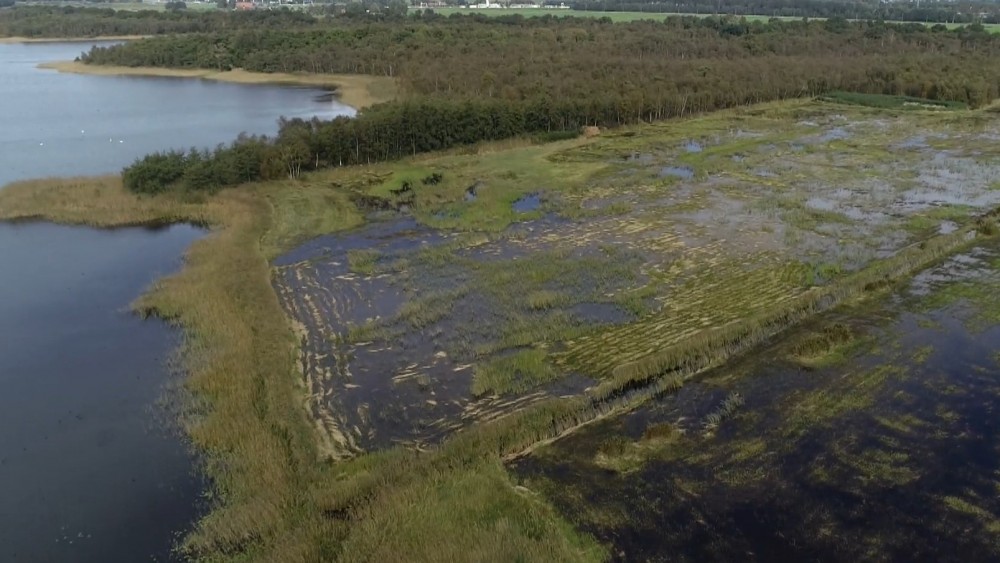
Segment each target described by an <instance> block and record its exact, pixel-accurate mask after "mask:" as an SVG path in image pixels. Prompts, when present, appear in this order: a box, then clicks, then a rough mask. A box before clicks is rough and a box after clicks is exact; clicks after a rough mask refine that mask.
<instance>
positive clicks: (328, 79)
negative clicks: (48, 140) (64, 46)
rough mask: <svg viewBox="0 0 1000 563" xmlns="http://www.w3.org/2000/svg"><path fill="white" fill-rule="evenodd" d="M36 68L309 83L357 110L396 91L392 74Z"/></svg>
mask: <svg viewBox="0 0 1000 563" xmlns="http://www.w3.org/2000/svg"><path fill="white" fill-rule="evenodd" d="M38 68H41V69H46V70H55V71H58V72H67V73H72V74H89V75H95V76H145V77H165V78H200V79H202V80H217V81H219V82H231V83H234V84H273V85H285V86H312V87H318V88H325V89H328V90H330V91H331V92H333V94H334V95H335V96H336V97H337V99H338V100H339V101H340V102H342V103H344V104H346V105H348V106H351V107H352V108H354V109H358V110H360V109H364V108H366V107H369V106H373V105H375V104H379V103H383V102H387V101H390V100H392V99H395V97H396V94H397V91H398V89H397V85H396V82H395V80H394V79H392V78H388V77H382V76H367V75H359V74H292V73H284V72H282V73H267V72H251V71H246V70H242V69H233V70H223V71H219V70H210V69H202V68H192V69H179V68H160V67H127V66H110V65H107V66H106V65H88V64H84V63H82V62H79V61H53V62H46V63H41V64H39V65H38Z"/></svg>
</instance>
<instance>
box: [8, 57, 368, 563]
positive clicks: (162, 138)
mask: <svg viewBox="0 0 1000 563" xmlns="http://www.w3.org/2000/svg"><path fill="white" fill-rule="evenodd" d="M89 47H90V46H89V45H88V44H84V43H72V44H33V45H0V99H2V100H3V104H0V186H2V185H3V184H6V183H8V182H11V181H16V180H23V179H30V178H37V177H42V176H67V175H88V174H102V173H114V172H117V171H119V170H120V169H121V168H122V166H124V165H127V164H128V163H130V162H132V161H133V160H134V159H135V158H137V157H139V156H141V155H143V154H145V153H148V152H150V151H154V150H163V149H167V148H171V147H180V148H185V147H190V146H199V147H203V146H212V145H215V144H217V143H219V142H225V141H229V140H231V139H232V138H234V137H235V136H236V135H237V134H239V133H240V132H242V131H246V132H249V133H254V134H261V133H264V134H267V133H273V132H275V131H276V130H277V120H278V118H279V117H280V116H282V115H284V116H290V117H294V116H301V117H309V116H312V115H319V116H321V117H326V118H330V117H333V116H335V115H343V114H353V110H351V109H350V108H348V107H346V106H343V105H341V104H338V103H337V102H336V101H330V100H329V97H328V96H327V97H324V96H323V94H324V92H323V91H321V90H317V89H299V88H280V87H273V86H256V85H255V86H244V85H235V84H224V83H216V82H209V81H202V80H191V79H169V78H137V77H100V76H83V75H72V74H61V73H57V72H55V71H48V70H40V69H37V68H36V65H37V64H38V63H41V62H45V61H54V60H66V59H72V58H73V57H74V56H76V55H77V54H79V53H80V52H81V51H82V50H86V49H89ZM202 235H203V232H202V231H200V230H198V229H195V228H193V227H189V226H182V225H181V226H174V227H170V228H166V229H159V230H150V229H119V230H114V231H101V230H94V229H85V228H70V227H61V226H55V225H48V224H20V225H11V224H0V561H4V562H6V561H17V562H21V561H39V562H42V561H44V562H49V561H73V562H77V561H79V562H89V561H94V562H106V561H150V560H167V559H169V556H170V548H171V545H172V544H173V542H174V541H175V539H176V537H177V535H178V534H179V533H182V532H183V531H184V530H186V529H188V528H189V526H190V525H191V523H192V522H193V520H194V519H195V518H196V517H197V514H198V510H199V507H198V498H199V496H200V494H201V491H202V490H203V486H204V483H203V482H202V480H201V478H200V477H199V476H198V475H197V474H196V472H195V464H194V460H193V459H192V457H191V455H190V453H189V452H188V451H187V450H186V447H185V445H184V443H183V441H182V440H181V438H180V437H179V436H178V435H177V433H176V432H173V431H172V430H171V429H170V422H171V416H170V413H169V412H168V411H167V410H166V409H164V408H163V407H162V406H160V405H159V403H160V402H161V401H160V400H161V399H162V398H163V397H164V396H165V394H166V395H169V394H168V393H166V391H167V389H168V387H169V386H170V385H171V384H172V383H173V381H172V378H171V377H170V375H169V373H168V368H167V366H166V361H167V359H168V358H169V357H170V354H171V353H172V351H173V350H174V349H176V346H177V344H178V339H179V334H178V332H177V331H176V330H173V329H171V328H170V327H168V326H166V325H165V324H163V323H161V322H158V321H142V320H140V319H138V318H137V317H136V316H134V315H132V314H131V313H129V312H128V305H129V303H130V302H131V301H133V300H134V299H135V298H136V297H138V296H139V295H140V294H141V293H142V292H143V290H144V289H145V288H146V287H148V286H149V284H150V283H152V282H153V281H154V280H155V279H157V278H158V277H160V276H162V275H163V274H167V273H170V272H174V271H176V270H177V269H178V268H179V267H180V265H181V257H182V255H183V252H184V250H185V249H186V248H187V247H188V246H189V245H190V244H191V242H192V241H194V240H195V239H197V238H198V237H200V236H202Z"/></svg>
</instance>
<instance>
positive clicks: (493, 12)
mask: <svg viewBox="0 0 1000 563" xmlns="http://www.w3.org/2000/svg"><path fill="white" fill-rule="evenodd" d="M434 11H435V12H436V13H439V14H441V15H445V16H447V15H451V14H483V15H487V16H512V15H520V16H524V17H526V18H531V17H542V16H554V17H560V16H562V17H575V18H609V19H610V20H611V21H614V22H630V21H637V20H662V19H663V18H665V17H668V16H693V17H698V18H705V17H711V16H715V15H722V16H728V17H734V18H744V19H746V20H747V21H750V22H754V21H760V22H766V21H768V20H770V19H779V20H789V21H793V20H801V19H802V18H796V17H791V16H776V17H775V16H766V15H753V14H748V15H742V14H738V15H733V14H685V13H667V12H601V11H595V10H566V9H562V10H560V9H549V8H506V9H499V8H435V9H434ZM809 19H812V20H823V19H825V18H809ZM892 23H909V22H900V21H893V22H892ZM917 23H922V22H917ZM925 25H928V26H930V25H933V24H925ZM945 25H946V26H947V27H948V29H955V28H957V27H961V26H962V24H953V23H946V24H945ZM983 27H984V28H986V29H987V30H988V31H990V32H991V33H1000V24H983Z"/></svg>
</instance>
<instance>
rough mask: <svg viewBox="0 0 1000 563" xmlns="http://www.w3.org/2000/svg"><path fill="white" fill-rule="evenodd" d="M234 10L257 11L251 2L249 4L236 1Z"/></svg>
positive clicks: (242, 0) (241, 0)
mask: <svg viewBox="0 0 1000 563" xmlns="http://www.w3.org/2000/svg"><path fill="white" fill-rule="evenodd" d="M236 9H237V10H255V9H257V5H256V4H255V3H253V2H252V1H251V2H247V1H245V0H237V1H236Z"/></svg>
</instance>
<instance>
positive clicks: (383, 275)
mask: <svg viewBox="0 0 1000 563" xmlns="http://www.w3.org/2000/svg"><path fill="white" fill-rule="evenodd" d="M876 105H878V104H876ZM883 105H884V104H883ZM997 154H1000V123H998V122H997V120H996V119H995V118H994V117H993V114H991V113H988V112H968V111H958V112H953V111H944V110H939V109H927V108H923V107H920V108H912V107H909V106H907V107H900V109H899V110H898V111H895V112H893V111H886V110H885V109H884V108H880V109H872V108H865V107H861V106H857V105H856V104H853V103H852V104H851V105H846V104H839V103H816V102H792V103H784V104H771V105H765V106H756V107H753V108H749V109H744V110H737V111H729V112H722V113H719V114H713V115H711V116H706V117H699V118H693V119H689V120H685V121H683V122H671V123H664V124H655V125H648V126H643V127H641V128H635V129H631V130H622V131H614V132H606V133H605V134H604V135H603V136H600V137H598V138H596V139H572V140H566V141H560V142H556V143H549V144H545V145H533V144H531V143H527V142H524V141H514V142H508V143H502V144H493V145H484V146H479V147H471V148H467V149H461V150H456V151H452V152H450V153H447V154H444V155H440V154H438V155H430V156H424V157H419V158H415V159H412V160H409V161H407V162H404V163H399V164H383V165H378V166H372V167H365V168H363V169H345V170H336V171H331V172H326V173H322V174H317V175H315V176H313V177H312V179H311V181H313V182H317V183H324V184H328V185H330V186H332V188H333V190H332V191H336V192H337V193H339V194H342V197H346V198H348V199H350V200H351V201H354V202H355V203H356V204H357V205H358V206H359V208H360V209H367V210H368V211H375V212H379V213H382V216H383V219H382V220H381V221H377V222H376V223H374V224H373V225H371V226H369V227H366V228H365V229H362V230H359V231H358V232H357V233H356V234H353V235H351V238H350V239H346V238H343V237H339V236H334V237H329V238H328V239H319V240H317V241H313V242H311V243H309V244H308V245H306V246H304V247H303V248H301V249H299V250H298V251H296V252H294V253H292V254H289V255H288V256H286V257H283V259H282V260H281V261H279V276H278V277H277V278H276V286H275V287H276V290H277V291H278V292H279V294H280V295H282V299H283V303H284V304H285V307H286V310H288V311H289V313H290V315H291V316H292V317H293V318H294V319H295V320H296V322H297V323H298V326H300V330H301V331H302V334H301V338H302V340H303V342H304V348H303V349H304V358H305V359H304V361H303V362H304V363H303V365H304V366H305V367H304V371H305V373H306V375H307V380H308V381H309V382H310V388H311V395H312V397H313V398H314V405H315V409H316V413H317V417H318V418H320V419H322V420H325V421H326V422H325V425H326V427H327V428H328V431H327V434H328V436H329V449H330V451H333V452H338V453H336V454H335V455H337V456H343V455H351V454H353V453H356V452H358V451H363V450H368V449H372V448H376V449H377V448H381V447H386V446H388V445H391V444H395V443H405V444H410V445H411V446H414V447H418V448H423V447H426V446H427V445H429V444H433V443H437V442H439V441H440V440H441V439H443V438H444V437H446V436H447V435H448V434H449V433H451V432H453V431H455V430H457V429H461V428H469V427H471V426H474V425H476V424H478V423H481V422H483V421H486V420H491V419H494V418H497V417H502V416H505V415H506V414H509V413H511V412H514V411H516V410H520V409H524V408H526V407H529V406H531V405H535V404H538V403H542V402H545V401H547V400H549V399H553V398H555V397H559V396H563V395H567V394H569V395H579V394H580V393H581V392H582V391H584V390H585V389H587V388H593V389H596V390H597V391H596V392H597V393H598V394H603V393H606V392H607V391H608V390H609V389H614V388H617V387H620V386H622V385H624V384H625V382H627V381H645V382H648V381H649V380H650V378H655V377H656V376H657V375H658V374H661V373H663V372H664V371H669V370H670V369H674V368H677V367H683V369H692V370H694V371H697V369H694V366H695V365H696V364H697V365H702V367H704V365H703V363H704V362H705V361H707V360H706V358H712V361H718V360H721V359H722V356H727V355H728V354H730V353H731V352H733V351H735V350H737V349H742V347H743V346H744V345H746V342H748V340H747V337H750V340H760V339H763V338H766V337H767V336H768V335H771V334H774V333H776V332H778V331H780V330H781V329H782V328H784V327H787V326H788V325H789V324H792V323H794V322H796V321H797V320H800V319H802V318H804V317H806V316H808V315H809V314H811V313H812V312H815V311H816V310H818V309H824V308H828V307H830V306H831V305H833V304H836V303H838V302H841V301H843V300H845V299H850V298H853V297H855V296H857V295H861V294H864V293H866V292H867V291H868V290H869V286H872V288H875V289H877V287H879V286H880V284H883V283H885V282H886V276H887V277H888V278H889V279H892V278H894V277H905V276H907V275H910V274H911V273H914V272H915V271H916V270H917V269H919V268H921V267H923V266H924V265H926V264H927V263H928V261H932V260H935V259H937V258H939V257H940V256H943V255H946V254H947V253H949V252H951V251H953V250H955V249H957V248H960V247H961V246H962V245H963V244H965V241H967V240H968V237H974V236H976V234H977V229H978V230H979V231H981V230H982V229H981V228H979V227H977V226H975V225H973V223H974V219H975V218H976V217H977V216H978V215H979V214H982V213H984V212H986V211H988V210H990V209H992V208H994V207H996V206H1000V193H998V192H997V191H996V190H995V189H993V186H994V185H995V184H996V182H997V181H998V179H1000V164H998V161H997V160H996V159H995V155H997ZM529 200H530V201H531V202H532V205H522V204H523V203H524V202H525V201H529ZM392 210H402V211H403V212H404V213H408V214H410V215H412V217H414V218H415V219H416V222H415V223H412V224H408V225H407V226H405V227H400V225H401V223H400V221H401V220H400V219H396V218H393V213H392ZM980 234H982V233H980ZM926 241H933V243H927V242H926ZM890 257H891V259H890V260H885V259H887V258H890ZM856 344H857V343H856V342H854V339H853V336H852V335H851V334H836V333H834V334H826V335H820V337H819V341H818V342H816V343H812V344H810V345H806V346H804V347H803V349H802V350H801V351H800V353H799V354H798V356H797V358H798V361H799V363H800V364H801V365H803V366H808V367H812V368H819V367H822V366H824V365H827V364H829V363H831V362H833V361H835V360H836V359H837V358H839V357H842V356H843V355H844V354H846V353H849V352H850V351H851V350H852V349H853V347H854V346H855V345H856ZM720 349H721V350H725V353H723V354H722V356H717V355H715V352H716V351H718V350H720ZM692 355H693V356H697V357H699V358H701V359H699V360H698V361H696V362H693V363H692V362H689V361H688V360H687V359H685V358H687V357H688V356H692ZM709 363H711V362H709Z"/></svg>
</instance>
